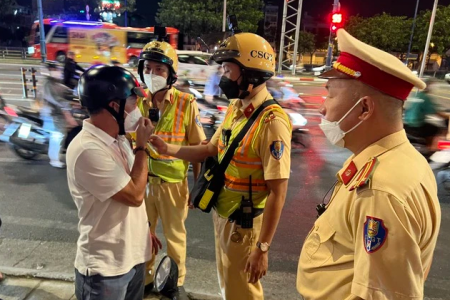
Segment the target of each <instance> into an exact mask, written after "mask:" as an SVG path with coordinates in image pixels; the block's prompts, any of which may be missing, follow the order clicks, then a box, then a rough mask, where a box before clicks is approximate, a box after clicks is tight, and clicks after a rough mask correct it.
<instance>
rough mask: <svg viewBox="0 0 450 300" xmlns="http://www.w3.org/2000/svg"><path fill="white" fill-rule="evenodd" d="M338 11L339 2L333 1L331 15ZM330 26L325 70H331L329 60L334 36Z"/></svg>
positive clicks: (337, 0)
mask: <svg viewBox="0 0 450 300" xmlns="http://www.w3.org/2000/svg"><path fill="white" fill-rule="evenodd" d="M338 9H339V0H334V2H333V12H332V13H335V12H337V11H338ZM332 26H333V25H332V24H330V36H329V37H328V52H327V60H326V69H327V70H328V69H330V68H331V60H332V55H333V43H332V38H333V36H334V34H333V30H332V29H331V27H332Z"/></svg>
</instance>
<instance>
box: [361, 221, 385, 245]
mask: <svg viewBox="0 0 450 300" xmlns="http://www.w3.org/2000/svg"><path fill="white" fill-rule="evenodd" d="M387 234H388V229H387V228H386V227H385V226H384V224H383V220H381V219H378V218H374V217H371V216H366V222H365V223H364V248H365V249H366V252H367V253H369V254H370V253H374V252H376V251H377V250H379V249H380V248H381V247H382V246H383V244H384V242H386V239H387Z"/></svg>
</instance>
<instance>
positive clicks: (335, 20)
mask: <svg viewBox="0 0 450 300" xmlns="http://www.w3.org/2000/svg"><path fill="white" fill-rule="evenodd" d="M331 23H333V24H341V23H342V14H341V13H334V14H333V15H332V16H331Z"/></svg>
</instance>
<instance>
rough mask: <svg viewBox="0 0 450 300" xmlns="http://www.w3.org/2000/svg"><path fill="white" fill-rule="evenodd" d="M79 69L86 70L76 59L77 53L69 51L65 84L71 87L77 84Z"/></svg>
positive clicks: (65, 66) (65, 70) (65, 64)
mask: <svg viewBox="0 0 450 300" xmlns="http://www.w3.org/2000/svg"><path fill="white" fill-rule="evenodd" d="M77 70H79V71H81V72H84V69H83V68H82V67H80V66H79V65H78V64H77V62H76V61H75V53H74V52H72V51H69V52H68V53H67V58H66V61H65V63H64V84H65V85H66V86H68V87H69V88H70V89H73V88H74V87H75V86H76V85H77V80H76V79H75V74H76V71H77Z"/></svg>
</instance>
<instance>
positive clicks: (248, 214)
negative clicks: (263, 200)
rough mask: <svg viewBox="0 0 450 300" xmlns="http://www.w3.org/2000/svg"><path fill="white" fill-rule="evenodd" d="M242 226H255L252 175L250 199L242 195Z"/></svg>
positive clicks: (250, 178)
mask: <svg viewBox="0 0 450 300" xmlns="http://www.w3.org/2000/svg"><path fill="white" fill-rule="evenodd" d="M241 227H242V228H253V201H252V176H250V177H249V187H248V199H245V197H244V196H242V202H241Z"/></svg>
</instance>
